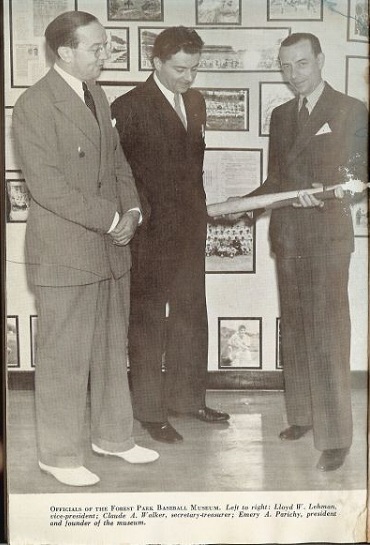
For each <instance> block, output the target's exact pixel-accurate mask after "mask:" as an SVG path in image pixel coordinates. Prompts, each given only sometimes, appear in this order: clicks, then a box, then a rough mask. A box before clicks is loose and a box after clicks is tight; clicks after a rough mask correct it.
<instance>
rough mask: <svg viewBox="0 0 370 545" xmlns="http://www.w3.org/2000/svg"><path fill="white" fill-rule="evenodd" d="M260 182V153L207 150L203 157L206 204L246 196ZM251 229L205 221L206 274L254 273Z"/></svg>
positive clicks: (243, 223) (242, 222) (243, 224)
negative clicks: (206, 222)
mask: <svg viewBox="0 0 370 545" xmlns="http://www.w3.org/2000/svg"><path fill="white" fill-rule="evenodd" d="M261 182H262V149H225V148H209V149H207V150H206V152H205V156H204V187H205V192H206V196H207V204H213V203H216V202H222V201H226V200H227V199H228V198H229V197H235V196H240V195H246V194H247V193H249V192H250V191H252V190H253V189H256V188H257V187H258V186H259V185H260V184H261ZM255 247H256V241H255V228H254V227H250V226H249V224H248V222H247V221H246V220H243V219H242V220H240V221H238V222H237V223H235V224H232V225H231V224H230V223H225V222H222V220H221V219H219V218H217V219H214V220H211V219H210V220H209V223H208V230H207V241H206V272H207V273H254V272H255V269H256V267H255V253H256V252H255Z"/></svg>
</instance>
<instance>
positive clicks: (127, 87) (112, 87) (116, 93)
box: [99, 81, 139, 104]
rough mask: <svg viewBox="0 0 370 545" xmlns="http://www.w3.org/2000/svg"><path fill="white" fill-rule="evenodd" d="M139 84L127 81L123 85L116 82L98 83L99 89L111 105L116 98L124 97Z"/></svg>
mask: <svg viewBox="0 0 370 545" xmlns="http://www.w3.org/2000/svg"><path fill="white" fill-rule="evenodd" d="M138 84H139V82H138V81H135V82H134V81H129V82H127V83H126V82H125V83H118V82H117V81H104V82H103V81H99V85H100V87H101V88H102V89H103V91H104V92H105V94H106V95H107V99H108V102H109V104H112V102H114V101H115V100H116V98H118V97H120V96H121V95H124V94H125V93H128V92H129V91H131V89H134V88H135V87H136V86H137V85H138Z"/></svg>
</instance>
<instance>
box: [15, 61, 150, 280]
mask: <svg viewBox="0 0 370 545" xmlns="http://www.w3.org/2000/svg"><path fill="white" fill-rule="evenodd" d="M89 87H90V91H91V93H92V95H93V98H94V101H95V106H96V110H97V116H98V120H99V124H98V123H97V122H96V120H95V119H94V117H93V115H92V114H91V112H90V111H89V109H88V108H87V107H86V105H85V104H84V103H83V102H82V100H81V99H80V98H79V97H78V96H77V94H76V93H75V91H73V90H72V89H71V87H70V86H69V85H68V84H67V83H66V82H65V81H64V79H63V78H62V77H61V76H60V75H59V74H58V73H57V72H56V71H55V70H54V69H51V70H50V71H49V72H48V73H47V74H46V76H44V77H43V78H42V79H41V80H40V81H39V82H37V83H36V84H35V85H34V86H32V87H31V88H30V89H28V90H27V91H26V92H25V93H24V94H23V95H22V96H21V97H20V98H19V100H18V101H17V103H16V105H15V107H14V113H13V128H14V134H15V139H16V144H17V147H18V152H19V156H20V160H21V165H22V170H23V172H24V175H25V179H26V182H27V185H28V187H29V190H30V193H31V196H32V199H31V205H30V211H29V217H28V221H27V230H26V259H27V270H28V275H29V279H30V281H31V282H33V283H35V284H37V285H46V286H58V285H59V286H66V285H79V284H88V283H92V282H97V281H100V280H103V279H106V278H110V277H112V275H113V276H114V277H116V278H118V277H120V276H122V275H123V274H124V273H125V272H126V271H127V270H129V268H130V251H129V248H128V247H118V246H115V245H113V244H112V242H111V239H110V237H109V236H108V235H106V233H107V231H108V230H109V228H110V226H111V224H112V221H113V218H114V215H115V212H116V211H118V212H119V213H120V214H122V213H124V212H125V211H127V210H129V209H130V208H133V207H137V206H139V198H138V195H137V191H136V188H135V184H134V181H133V177H132V173H131V170H130V167H129V165H128V164H127V161H126V160H125V158H124V155H123V153H122V150H121V147H120V145H119V139H118V134H117V131H116V129H114V128H113V127H112V122H111V118H110V110H109V104H108V101H107V99H106V97H105V95H104V92H103V91H102V89H101V88H100V87H99V86H97V85H94V84H91V85H89Z"/></svg>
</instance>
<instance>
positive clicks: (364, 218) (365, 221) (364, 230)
mask: <svg viewBox="0 0 370 545" xmlns="http://www.w3.org/2000/svg"><path fill="white" fill-rule="evenodd" d="M351 212H352V220H353V231H354V234H355V237H359V238H367V237H368V236H369V203H368V200H367V199H366V197H365V198H364V199H362V200H361V201H360V202H357V203H355V204H353V205H352V206H351Z"/></svg>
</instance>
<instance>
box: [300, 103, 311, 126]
mask: <svg viewBox="0 0 370 545" xmlns="http://www.w3.org/2000/svg"><path fill="white" fill-rule="evenodd" d="M309 117H310V114H309V112H308V108H307V97H304V99H303V101H302V106H301V109H300V110H299V112H298V132H301V130H302V129H303V127H304V126H305V125H306V123H307V120H308V118H309Z"/></svg>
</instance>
